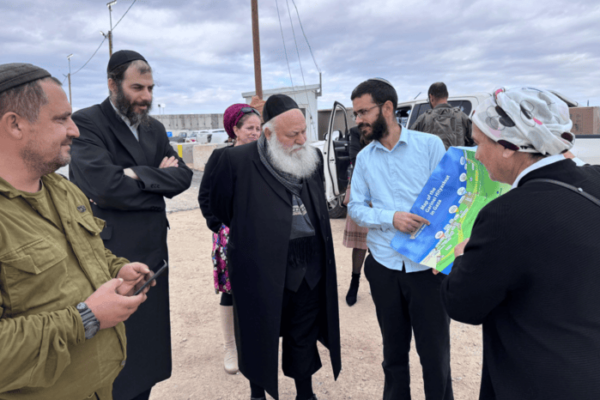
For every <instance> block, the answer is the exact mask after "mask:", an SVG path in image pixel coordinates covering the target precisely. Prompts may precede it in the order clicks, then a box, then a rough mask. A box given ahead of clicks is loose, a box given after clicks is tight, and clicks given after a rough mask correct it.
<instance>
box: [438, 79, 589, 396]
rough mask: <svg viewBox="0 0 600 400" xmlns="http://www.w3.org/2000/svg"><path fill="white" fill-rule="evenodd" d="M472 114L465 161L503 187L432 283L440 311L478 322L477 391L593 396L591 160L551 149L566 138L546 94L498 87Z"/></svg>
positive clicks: (569, 142) (563, 115)
mask: <svg viewBox="0 0 600 400" xmlns="http://www.w3.org/2000/svg"><path fill="white" fill-rule="evenodd" d="M472 118H473V139H474V140H475V143H476V144H477V153H476V158H477V159H478V160H479V161H481V162H482V163H483V164H484V165H485V167H486V168H487V170H488V172H489V174H490V177H491V178H492V179H494V180H497V181H500V182H504V183H508V184H511V185H512V187H513V188H512V190H511V191H510V192H508V193H506V194H505V195H503V196H501V197H499V198H498V199H496V200H494V201H492V202H490V203H489V204H488V205H487V206H485V207H484V208H483V209H482V210H481V211H480V212H479V215H478V216H477V219H476V220H475V225H474V226H473V231H472V234H471V238H470V240H468V241H466V242H463V243H462V244H460V245H458V246H457V247H456V248H455V255H456V257H457V258H456V261H455V262H454V266H453V267H452V272H451V273H450V275H449V276H448V277H447V278H446V279H445V281H444V282H443V284H442V301H443V303H444V305H445V306H446V309H447V310H448V314H449V315H450V317H452V318H453V319H456V320H457V321H461V322H465V323H469V324H473V325H479V324H482V325H483V371H482V376H481V380H482V382H481V393H480V397H479V398H480V399H498V400H514V399H578V400H595V399H600V381H599V380H598V374H599V373H600V357H599V354H600V335H599V334H598V332H599V331H600V309H599V308H598V304H600V290H598V282H600V268H599V265H598V260H600V246H598V227H599V226H600V200H597V199H598V198H600V167H599V166H582V167H578V166H577V165H576V164H575V163H574V162H573V161H572V160H570V159H566V158H565V157H564V156H563V153H565V152H567V151H568V150H569V149H570V148H571V147H572V146H573V143H574V139H575V136H574V135H573V134H572V133H571V132H570V130H571V127H572V122H571V120H570V119H569V110H568V108H567V105H566V104H565V103H564V102H563V101H562V100H560V99H559V98H558V97H556V96H555V95H553V94H552V93H550V92H547V91H542V90H537V89H534V88H529V87H527V88H516V89H510V90H505V89H499V90H497V91H496V92H495V94H494V96H493V97H492V98H490V99H489V100H487V101H485V102H484V103H482V104H480V105H479V106H478V107H477V109H476V111H475V114H474V115H473V117H472ZM467 242H468V244H467ZM465 245H466V247H465Z"/></svg>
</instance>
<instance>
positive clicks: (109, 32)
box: [100, 0, 117, 57]
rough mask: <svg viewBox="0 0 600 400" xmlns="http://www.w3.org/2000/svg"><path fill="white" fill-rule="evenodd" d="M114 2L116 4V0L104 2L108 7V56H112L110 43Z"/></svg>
mask: <svg viewBox="0 0 600 400" xmlns="http://www.w3.org/2000/svg"><path fill="white" fill-rule="evenodd" d="M115 4H117V0H113V1H110V2H108V3H106V7H108V16H109V18H110V31H108V54H109V57H112V49H113V44H112V30H113V26H112V6H114V5H115ZM100 33H102V32H100ZM102 34H103V35H104V33H102Z"/></svg>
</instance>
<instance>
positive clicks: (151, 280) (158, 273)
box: [133, 260, 169, 296]
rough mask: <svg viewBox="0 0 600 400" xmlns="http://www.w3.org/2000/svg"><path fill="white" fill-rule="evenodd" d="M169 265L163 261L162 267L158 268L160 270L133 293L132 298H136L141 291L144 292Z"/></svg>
mask: <svg viewBox="0 0 600 400" xmlns="http://www.w3.org/2000/svg"><path fill="white" fill-rule="evenodd" d="M168 266H169V265H168V264H167V262H166V261H165V260H163V265H162V267H160V269H159V270H158V271H156V272H155V273H154V275H152V277H150V279H148V280H147V281H146V282H145V283H144V284H143V285H142V287H140V288H139V289H138V290H136V291H135V293H134V294H133V295H134V296H137V295H138V294H140V293H141V292H142V290H144V289H145V288H146V287H147V286H148V285H150V284H151V283H152V282H154V280H155V279H156V278H158V277H159V276H160V275H161V274H162V273H163V272H165V271H166V270H167V267H168Z"/></svg>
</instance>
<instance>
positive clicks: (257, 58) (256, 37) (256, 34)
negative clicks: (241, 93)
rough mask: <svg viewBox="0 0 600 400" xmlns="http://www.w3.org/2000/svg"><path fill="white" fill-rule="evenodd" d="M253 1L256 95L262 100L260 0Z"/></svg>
mask: <svg viewBox="0 0 600 400" xmlns="http://www.w3.org/2000/svg"><path fill="white" fill-rule="evenodd" d="M251 2H252V43H253V47H254V84H255V86H256V95H257V96H258V98H259V99H261V100H262V98H263V92H262V72H261V69H260V34H259V30H258V0H251Z"/></svg>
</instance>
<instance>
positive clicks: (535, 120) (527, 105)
mask: <svg viewBox="0 0 600 400" xmlns="http://www.w3.org/2000/svg"><path fill="white" fill-rule="evenodd" d="M471 119H472V120H473V122H474V123H475V125H477V127H478V128H479V129H480V130H481V131H482V132H483V133H485V135H486V136H488V137H489V138H490V139H492V140H493V141H495V142H498V143H499V144H501V145H502V146H504V147H506V148H508V149H511V150H515V151H522V152H525V153H541V154H543V155H555V154H560V153H564V152H565V151H567V150H569V149H570V148H571V147H573V144H574V143H575V135H574V134H572V133H571V132H570V131H571V128H572V127H573V122H571V119H570V117H569V108H568V107H567V104H566V103H565V102H564V101H562V100H561V99H559V98H558V97H556V96H555V95H554V94H552V93H550V92H548V91H545V90H539V89H535V88H532V87H523V88H516V89H504V88H500V89H498V90H496V91H495V92H494V95H493V96H492V97H491V98H489V99H487V100H486V101H484V102H483V103H481V104H480V105H479V106H478V107H477V109H476V110H475V113H474V114H473V116H472V117H471Z"/></svg>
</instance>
